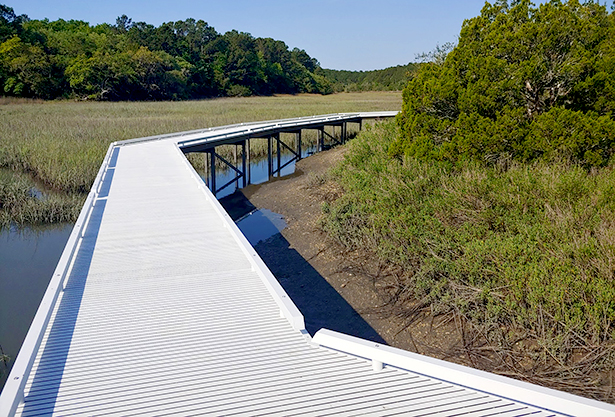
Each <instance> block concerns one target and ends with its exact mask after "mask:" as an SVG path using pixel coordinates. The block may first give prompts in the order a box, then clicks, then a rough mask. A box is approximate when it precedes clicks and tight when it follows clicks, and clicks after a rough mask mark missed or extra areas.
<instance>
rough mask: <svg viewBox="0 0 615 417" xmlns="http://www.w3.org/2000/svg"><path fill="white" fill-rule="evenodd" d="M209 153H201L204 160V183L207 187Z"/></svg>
mask: <svg viewBox="0 0 615 417" xmlns="http://www.w3.org/2000/svg"><path fill="white" fill-rule="evenodd" d="M208 156H209V155H207V152H205V153H204V154H203V160H204V161H205V175H204V177H205V185H206V186H208V187H209V158H208Z"/></svg>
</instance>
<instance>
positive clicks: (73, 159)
mask: <svg viewBox="0 0 615 417" xmlns="http://www.w3.org/2000/svg"><path fill="white" fill-rule="evenodd" d="M400 107H401V94H400V93H399V92H370V93H343V94H333V95H329V96H321V95H308V94H306V95H297V96H273V97H245V98H221V99H213V100H200V101H181V102H119V103H110V102H72V101H51V102H44V101H35V100H15V99H1V100H0V132H2V134H1V135H2V140H1V141H0V167H5V168H9V169H11V170H14V171H17V172H22V173H27V174H29V175H30V176H31V177H33V178H35V179H37V180H38V181H41V182H43V183H44V184H46V186H47V187H50V188H52V189H54V190H57V191H60V192H62V193H64V194H66V195H72V194H82V195H83V194H85V193H86V192H87V191H88V190H89V188H90V186H91V184H92V182H93V181H94V178H95V176H96V173H97V171H98V168H99V166H100V164H101V162H102V159H103V157H104V155H105V153H106V151H107V148H108V146H109V144H110V143H112V142H114V141H119V140H124V139H132V138H138V137H145V136H151V135H157V134H164V133H172V132H178V131H185V130H193V129H200V128H207V127H214V126H222V125H228V124H233V123H241V122H249V121H261V120H270V119H281V118H289V117H298V116H311V115H319V114H328V113H341V112H357V111H379V110H398V109H399V108H400ZM285 140H290V139H289V138H288V137H287V138H286V139H285ZM304 140H312V139H311V137H310V136H309V135H306V138H304ZM256 142H259V141H256ZM254 145H255V147H254V151H255V152H262V150H260V151H259V147H263V145H262V144H260V145H259V144H258V143H255V144H254ZM195 160H197V161H198V160H202V158H196V159H195ZM5 207H7V205H6V203H5Z"/></svg>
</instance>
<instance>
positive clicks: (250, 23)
mask: <svg viewBox="0 0 615 417" xmlns="http://www.w3.org/2000/svg"><path fill="white" fill-rule="evenodd" d="M2 3H4V4H6V5H7V6H10V7H12V8H13V9H15V12H16V13H17V14H27V15H28V16H29V17H30V18H32V19H44V18H49V19H50V20H56V19H58V18H62V19H66V20H70V19H76V20H85V21H87V22H90V23H91V24H97V23H104V22H107V23H112V24H114V23H115V19H116V18H117V17H118V16H120V15H122V14H126V15H127V16H128V17H130V18H132V20H133V21H135V22H136V21H145V22H147V23H151V24H153V25H156V26H158V25H160V24H161V23H163V22H168V21H176V20H184V19H187V18H189V17H192V18H194V19H196V20H199V19H202V20H204V21H206V22H207V23H209V25H210V26H213V27H214V28H215V29H216V30H217V31H218V32H220V33H224V32H226V31H228V30H231V29H237V30H239V31H242V32H249V33H251V34H252V35H253V36H257V37H270V38H274V39H278V40H282V41H284V42H286V44H287V45H288V46H289V47H290V48H293V47H298V48H301V49H305V50H306V51H307V52H308V54H310V56H312V57H314V58H316V59H318V60H319V61H320V63H321V65H322V67H324V68H333V69H347V70H371V69H381V68H386V67H390V66H394V65H401V64H407V63H408V62H411V61H414V60H415V58H416V55H417V54H420V53H423V52H429V51H431V50H433V49H434V48H435V47H436V45H442V44H444V43H446V42H454V41H456V39H457V36H458V34H459V30H460V29H461V24H462V23H463V21H464V19H467V18H471V17H474V16H477V15H478V14H480V10H481V8H482V7H483V5H484V3H485V2H484V0H434V1H429V0H224V1H211V0H200V1H189V0H165V1H162V0H149V1H142V0H105V1H96V2H91V1H88V0H85V1H84V0H4V1H3V2H2Z"/></svg>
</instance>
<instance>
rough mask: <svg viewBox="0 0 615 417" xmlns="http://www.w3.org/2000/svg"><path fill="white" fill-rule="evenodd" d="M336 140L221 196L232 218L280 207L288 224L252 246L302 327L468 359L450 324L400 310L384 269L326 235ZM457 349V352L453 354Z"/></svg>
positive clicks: (339, 153)
mask: <svg viewBox="0 0 615 417" xmlns="http://www.w3.org/2000/svg"><path fill="white" fill-rule="evenodd" d="M344 151H345V148H344V147H338V148H334V149H332V150H329V151H326V152H321V153H318V154H316V155H313V156H310V157H309V158H306V159H303V160H301V161H300V162H299V163H298V164H297V167H296V173H295V174H293V175H291V176H288V177H283V178H281V179H276V180H275V181H272V182H268V183H264V184H258V185H251V186H248V187H247V188H244V189H243V190H242V192H240V193H235V194H234V195H233V196H230V197H228V198H225V199H223V200H221V202H222V203H223V205H224V206H225V207H227V208H230V214H231V216H232V217H233V218H235V219H237V218H239V217H241V216H242V215H244V214H245V213H247V212H249V211H250V210H254V209H255V208H257V209H262V208H264V209H268V210H271V211H273V212H276V213H279V214H282V215H283V216H284V218H285V220H286V222H287V225H288V226H287V227H286V228H285V229H284V230H282V232H281V234H277V235H275V236H272V237H271V238H269V239H267V240H266V241H264V242H261V243H259V244H258V245H257V246H256V250H257V252H258V253H259V254H260V256H261V257H262V258H263V260H264V261H265V263H266V264H267V266H268V267H269V268H270V269H271V271H272V272H273V274H274V275H275V276H276V277H277V278H278V280H279V281H280V283H281V284H282V286H283V287H284V288H285V290H286V291H287V292H288V293H289V295H290V296H291V298H292V299H293V300H294V302H295V304H297V306H298V308H299V309H300V310H301V312H302V313H303V315H304V316H305V321H306V327H307V330H308V331H309V332H310V333H311V334H314V333H315V332H316V331H318V330H319V329H320V328H323V327H324V328H328V329H332V330H337V331H340V332H343V333H347V334H351V335H354V336H358V337H362V338H366V339H369V340H373V341H378V342H380V343H383V342H384V343H387V344H389V345H392V346H396V347H399V348H403V349H406V350H410V351H413V352H419V353H423V354H429V355H431V356H435V357H439V358H446V359H449V360H451V359H452V360H453V361H455V362H459V363H465V364H471V360H466V358H464V357H463V355H459V353H460V350H459V348H458V346H459V337H457V331H456V329H455V324H454V323H450V322H446V321H434V320H433V319H431V318H426V317H422V318H421V317H419V318H418V320H417V319H416V318H415V320H414V321H413V322H412V323H411V324H409V321H408V320H407V318H403V317H398V314H397V312H396V311H395V307H394V306H393V305H390V303H389V299H388V296H387V293H386V288H383V286H384V287H386V285H387V284H386V283H387V281H388V279H390V277H388V278H387V277H384V276H383V274H385V272H384V271H385V268H383V265H380V264H379V263H378V262H377V260H375V259H374V257H372V256H370V254H363V253H356V252H348V251H346V250H345V249H344V248H342V247H340V246H338V245H336V244H334V243H333V242H331V241H329V240H328V239H327V237H326V235H325V234H324V233H323V232H322V230H321V229H320V227H319V225H318V223H319V218H320V215H321V206H322V203H323V202H324V201H331V200H333V199H335V198H337V197H338V196H339V193H340V190H339V189H338V187H337V186H336V184H335V183H333V182H331V181H329V180H327V179H326V172H327V170H328V169H329V168H330V167H331V166H333V165H334V164H335V163H336V162H337V161H339V160H341V158H343V154H344ZM451 355H452V356H454V357H451Z"/></svg>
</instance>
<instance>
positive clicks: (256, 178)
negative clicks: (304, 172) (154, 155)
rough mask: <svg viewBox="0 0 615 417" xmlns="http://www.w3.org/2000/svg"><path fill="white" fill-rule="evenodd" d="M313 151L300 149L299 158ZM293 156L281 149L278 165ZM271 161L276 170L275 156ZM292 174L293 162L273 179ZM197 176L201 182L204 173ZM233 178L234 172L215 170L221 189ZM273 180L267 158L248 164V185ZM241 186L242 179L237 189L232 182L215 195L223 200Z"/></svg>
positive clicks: (293, 169)
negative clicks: (270, 176)
mask: <svg viewBox="0 0 615 417" xmlns="http://www.w3.org/2000/svg"><path fill="white" fill-rule="evenodd" d="M315 151H316V147H315V146H310V147H306V149H302V152H301V157H302V158H305V157H307V156H309V155H312V154H313V153H315ZM294 156H295V155H294V154H292V153H291V152H290V151H289V150H288V149H286V148H282V152H280V165H281V166H284V164H286V163H287V162H288V161H290V160H291V159H293V157H294ZM273 160H274V169H276V168H277V156H276V155H274V156H273ZM294 172H295V162H291V163H290V164H288V166H286V167H284V168H282V170H281V172H280V174H278V173H276V174H275V176H274V177H273V178H277V177H284V176H286V175H291V174H293V173H294ZM199 175H200V176H201V178H202V179H203V180H205V173H204V172H199ZM234 177H235V171H233V170H231V169H220V168H216V185H217V187H221V186H222V185H224V184H226V183H227V182H228V181H230V180H232V179H233V178H234ZM273 178H269V173H268V166H267V157H259V158H252V160H251V163H250V178H249V179H250V184H261V183H263V182H267V181H269V180H270V179H273ZM241 185H242V179H239V187H237V182H234V183H232V184H231V185H229V186H228V187H226V188H225V189H223V190H221V191H219V192H218V193H217V194H216V197H217V198H223V197H226V196H228V195H231V194H233V193H234V192H235V191H236V190H238V189H239V188H241Z"/></svg>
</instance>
